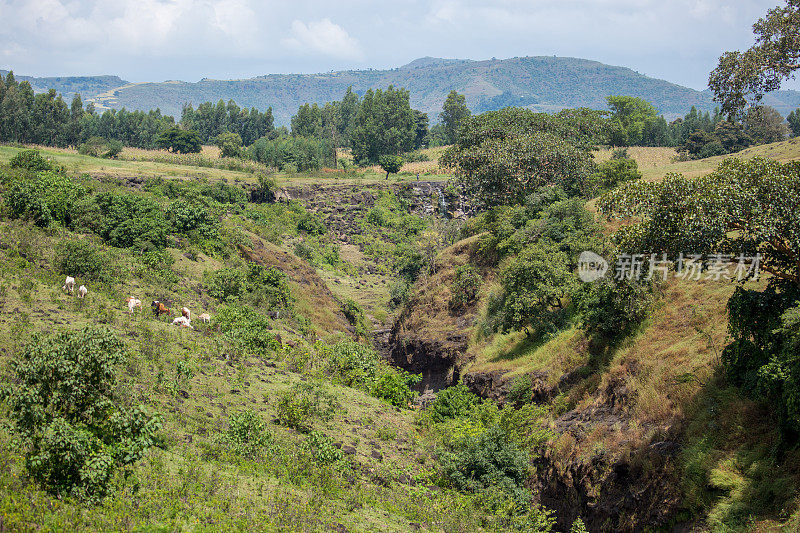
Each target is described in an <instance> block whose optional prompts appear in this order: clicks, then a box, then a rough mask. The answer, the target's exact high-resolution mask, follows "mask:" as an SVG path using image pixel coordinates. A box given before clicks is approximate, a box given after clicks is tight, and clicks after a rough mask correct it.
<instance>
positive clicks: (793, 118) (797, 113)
mask: <svg viewBox="0 0 800 533" xmlns="http://www.w3.org/2000/svg"><path fill="white" fill-rule="evenodd" d="M786 122H788V123H789V129H790V130H791V131H792V137H797V136H798V135H800V109H795V110H794V111H792V112H791V113H789V116H788V117H786Z"/></svg>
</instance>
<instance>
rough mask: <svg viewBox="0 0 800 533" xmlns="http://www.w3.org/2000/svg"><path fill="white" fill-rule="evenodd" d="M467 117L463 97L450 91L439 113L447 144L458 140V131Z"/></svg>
mask: <svg viewBox="0 0 800 533" xmlns="http://www.w3.org/2000/svg"><path fill="white" fill-rule="evenodd" d="M469 115H470V111H469V108H468V107H467V103H466V98H465V97H464V95H463V94H458V93H457V92H456V91H450V94H448V95H447V98H446V99H445V101H444V104H442V112H441V113H439V118H440V119H441V120H442V126H443V127H444V133H445V136H446V138H447V143H448V144H453V143H454V142H456V140H457V139H458V130H459V129H460V128H461V125H462V124H463V123H464V120H465V119H466V118H468V117H469Z"/></svg>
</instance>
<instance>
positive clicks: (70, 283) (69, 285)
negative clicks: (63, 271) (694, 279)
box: [61, 276, 75, 294]
mask: <svg viewBox="0 0 800 533" xmlns="http://www.w3.org/2000/svg"><path fill="white" fill-rule="evenodd" d="M61 290H62V291H66V292H68V293H70V294H72V293H73V292H75V278H73V277H72V276H67V279H66V280H65V281H64V286H63V287H61Z"/></svg>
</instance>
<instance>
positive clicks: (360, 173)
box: [0, 145, 450, 186]
mask: <svg viewBox="0 0 800 533" xmlns="http://www.w3.org/2000/svg"><path fill="white" fill-rule="evenodd" d="M35 148H37V149H38V150H39V151H40V152H41V153H42V155H43V156H45V157H47V158H49V159H53V160H55V161H57V162H58V163H61V164H62V165H64V166H65V167H66V168H67V170H69V171H70V172H74V173H76V174H89V175H91V176H94V177H113V178H127V177H132V176H136V177H142V178H149V177H164V178H177V179H186V180H189V179H195V180H208V181H219V180H227V181H229V182H236V183H249V184H255V183H257V182H258V180H257V178H256V177H255V176H254V174H253V172H250V171H239V170H227V169H225V168H211V167H207V166H198V165H197V163H196V162H195V160H196V156H194V155H193V154H187V155H184V156H180V155H176V154H171V153H169V152H165V151H162V150H140V149H131V148H126V149H125V150H124V151H123V152H122V154H121V156H120V158H119V159H101V158H97V157H91V156H87V155H81V154H78V153H77V152H76V151H75V150H71V149H66V148H51V147H44V146H37V147H35ZM23 149H24V148H18V147H15V146H2V145H0V164H2V163H8V161H9V160H10V159H11V158H12V157H14V156H15V155H16V154H17V153H18V152H20V151H21V150H23ZM442 151H443V149H442V148H432V149H428V150H423V151H422V153H426V154H427V155H428V156H429V157H430V158H431V159H432V161H428V162H419V163H408V164H406V165H405V166H404V167H403V169H402V170H401V172H400V173H399V174H393V175H392V176H390V178H389V179H390V180H391V181H412V180H415V179H416V174H417V172H420V173H422V175H424V176H425V179H426V180H446V179H447V178H449V177H450V176H449V175H448V174H446V173H444V171H442V170H441V169H439V166H438V162H437V160H438V157H439V156H440V155H441V152H442ZM201 155H202V156H204V157H206V158H208V159H210V160H216V159H217V157H218V150H217V149H216V148H215V147H204V149H203V153H202V154H201ZM244 165H245V166H246V165H247V164H246V163H245V164H244ZM249 167H252V170H253V171H257V172H258V171H260V172H265V173H266V172H268V169H266V168H263V166H262V165H258V164H252V165H249ZM270 175H271V176H272V177H273V178H274V179H275V181H276V182H277V183H278V185H281V186H285V185H306V184H313V183H336V184H369V183H376V182H381V181H384V180H385V177H386V173H385V172H383V171H381V170H380V168H378V167H367V168H365V169H357V170H354V171H351V172H343V171H341V170H331V169H322V170H320V171H318V172H312V173H302V174H289V173H286V172H275V173H271V172H270Z"/></svg>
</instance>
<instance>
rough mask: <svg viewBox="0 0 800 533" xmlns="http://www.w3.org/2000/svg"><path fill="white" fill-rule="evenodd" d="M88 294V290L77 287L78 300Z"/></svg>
mask: <svg viewBox="0 0 800 533" xmlns="http://www.w3.org/2000/svg"><path fill="white" fill-rule="evenodd" d="M88 293H89V289H87V288H86V286H85V285H81V286H80V287H78V298H83V297H85V296H86V295H87V294H88Z"/></svg>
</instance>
